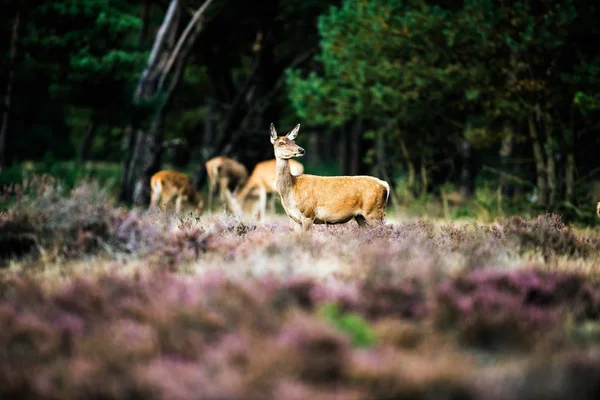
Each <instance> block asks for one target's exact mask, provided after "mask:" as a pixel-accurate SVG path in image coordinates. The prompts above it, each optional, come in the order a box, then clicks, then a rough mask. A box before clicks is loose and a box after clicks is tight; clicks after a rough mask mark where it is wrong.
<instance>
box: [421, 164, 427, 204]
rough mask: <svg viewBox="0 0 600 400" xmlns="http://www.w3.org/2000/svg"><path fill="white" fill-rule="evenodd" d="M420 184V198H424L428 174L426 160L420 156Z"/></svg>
mask: <svg viewBox="0 0 600 400" xmlns="http://www.w3.org/2000/svg"><path fill="white" fill-rule="evenodd" d="M421 184H422V186H421V196H423V197H425V196H426V195H427V188H428V186H429V174H428V171H427V160H426V158H425V156H424V155H421Z"/></svg>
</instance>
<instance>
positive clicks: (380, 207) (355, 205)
mask: <svg viewBox="0 0 600 400" xmlns="http://www.w3.org/2000/svg"><path fill="white" fill-rule="evenodd" d="M299 130H300V124H298V125H296V126H295V127H294V129H292V130H291V131H290V132H288V133H287V134H286V135H284V136H278V135H277V131H276V130H275V127H274V126H273V124H271V127H270V133H271V144H273V149H274V153H275V159H272V160H267V161H262V162H260V163H258V164H256V166H255V167H254V170H253V171H252V174H251V175H250V176H248V171H247V169H246V167H244V165H242V164H241V163H239V162H238V161H235V160H233V159H231V158H227V157H223V156H218V157H215V158H212V159H211V160H209V161H207V162H206V164H205V166H206V173H207V176H208V186H209V189H208V209H209V210H211V209H212V205H213V200H214V195H215V191H216V190H217V189H218V190H219V199H220V200H221V202H222V203H223V204H225V205H227V206H228V207H229V208H230V210H231V211H233V212H234V214H236V215H241V214H242V213H243V212H244V208H245V207H246V206H247V199H248V197H249V196H252V197H258V206H259V210H258V218H259V219H260V220H263V219H264V217H265V214H266V206H267V196H268V195H271V200H272V201H271V210H272V211H274V208H275V203H274V200H275V199H274V195H275V193H278V194H279V197H280V199H281V204H282V206H283V208H284V210H285V212H286V214H287V215H288V217H289V218H290V220H291V221H293V222H294V223H295V227H296V228H297V230H299V231H303V232H309V231H311V228H312V225H313V224H342V223H345V222H348V221H350V220H352V219H354V220H355V221H356V222H357V223H358V224H359V226H361V227H364V226H373V225H378V224H381V223H383V222H384V218H385V208H386V205H387V201H388V197H389V194H390V187H389V185H388V183H387V182H385V181H382V180H380V179H377V178H375V177H372V176H315V175H307V174H304V166H303V165H302V164H301V163H299V162H298V161H296V160H293V159H292V158H295V157H301V156H303V155H304V149H303V148H302V147H300V146H298V145H297V144H296V143H295V142H294V139H295V138H296V136H297V135H298V131H299ZM150 186H151V189H152V198H151V202H150V208H151V209H153V208H156V207H157V206H158V205H159V203H160V204H162V205H163V207H164V208H166V206H167V204H168V203H170V202H171V201H172V200H173V199H174V198H175V211H176V212H177V213H179V212H180V210H181V207H182V202H184V201H185V202H188V203H191V204H192V206H193V207H196V212H197V213H198V214H199V213H201V212H202V209H203V207H204V200H203V199H202V196H201V195H200V194H199V193H197V192H196V191H195V190H194V188H193V185H192V182H191V180H190V178H189V177H188V176H187V175H186V174H183V173H180V172H176V171H169V170H164V171H160V172H157V173H156V174H155V175H154V176H152V179H151V181H150Z"/></svg>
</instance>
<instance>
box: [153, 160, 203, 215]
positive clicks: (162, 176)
mask: <svg viewBox="0 0 600 400" xmlns="http://www.w3.org/2000/svg"><path fill="white" fill-rule="evenodd" d="M150 188H151V189H152V196H151V200H150V206H149V207H148V208H149V209H154V208H156V207H157V206H158V203H159V201H160V203H161V204H162V205H163V206H164V211H166V209H167V205H168V204H169V203H170V202H171V200H173V198H175V212H176V213H179V212H180V211H181V206H182V203H183V202H184V201H185V202H187V203H190V204H191V205H192V206H194V207H195V208H196V214H198V215H200V214H201V213H202V207H203V206H204V200H203V199H202V196H201V195H200V194H199V193H197V192H196V191H195V190H194V187H193V185H192V181H191V179H190V178H189V177H188V176H187V175H186V174H183V173H181V172H177V171H169V170H163V171H159V172H157V173H156V174H154V175H152V178H151V179H150ZM159 208H160V207H159Z"/></svg>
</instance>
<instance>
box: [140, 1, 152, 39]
mask: <svg viewBox="0 0 600 400" xmlns="http://www.w3.org/2000/svg"><path fill="white" fill-rule="evenodd" d="M149 14H150V0H144V1H143V2H142V10H141V11H140V19H141V20H142V29H140V35H139V36H138V43H139V44H140V45H141V44H143V43H144V41H145V40H146V38H147V37H148V25H149V24H148V15H149Z"/></svg>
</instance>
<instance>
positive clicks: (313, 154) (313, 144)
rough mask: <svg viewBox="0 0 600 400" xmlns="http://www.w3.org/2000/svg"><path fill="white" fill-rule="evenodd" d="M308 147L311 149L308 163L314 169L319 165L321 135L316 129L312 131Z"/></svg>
mask: <svg viewBox="0 0 600 400" xmlns="http://www.w3.org/2000/svg"><path fill="white" fill-rule="evenodd" d="M308 149H309V151H310V158H309V162H308V165H309V166H310V168H311V169H312V170H313V171H314V170H315V168H316V167H317V165H319V135H318V133H317V131H315V130H313V131H311V132H310V137H309V139H308Z"/></svg>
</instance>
